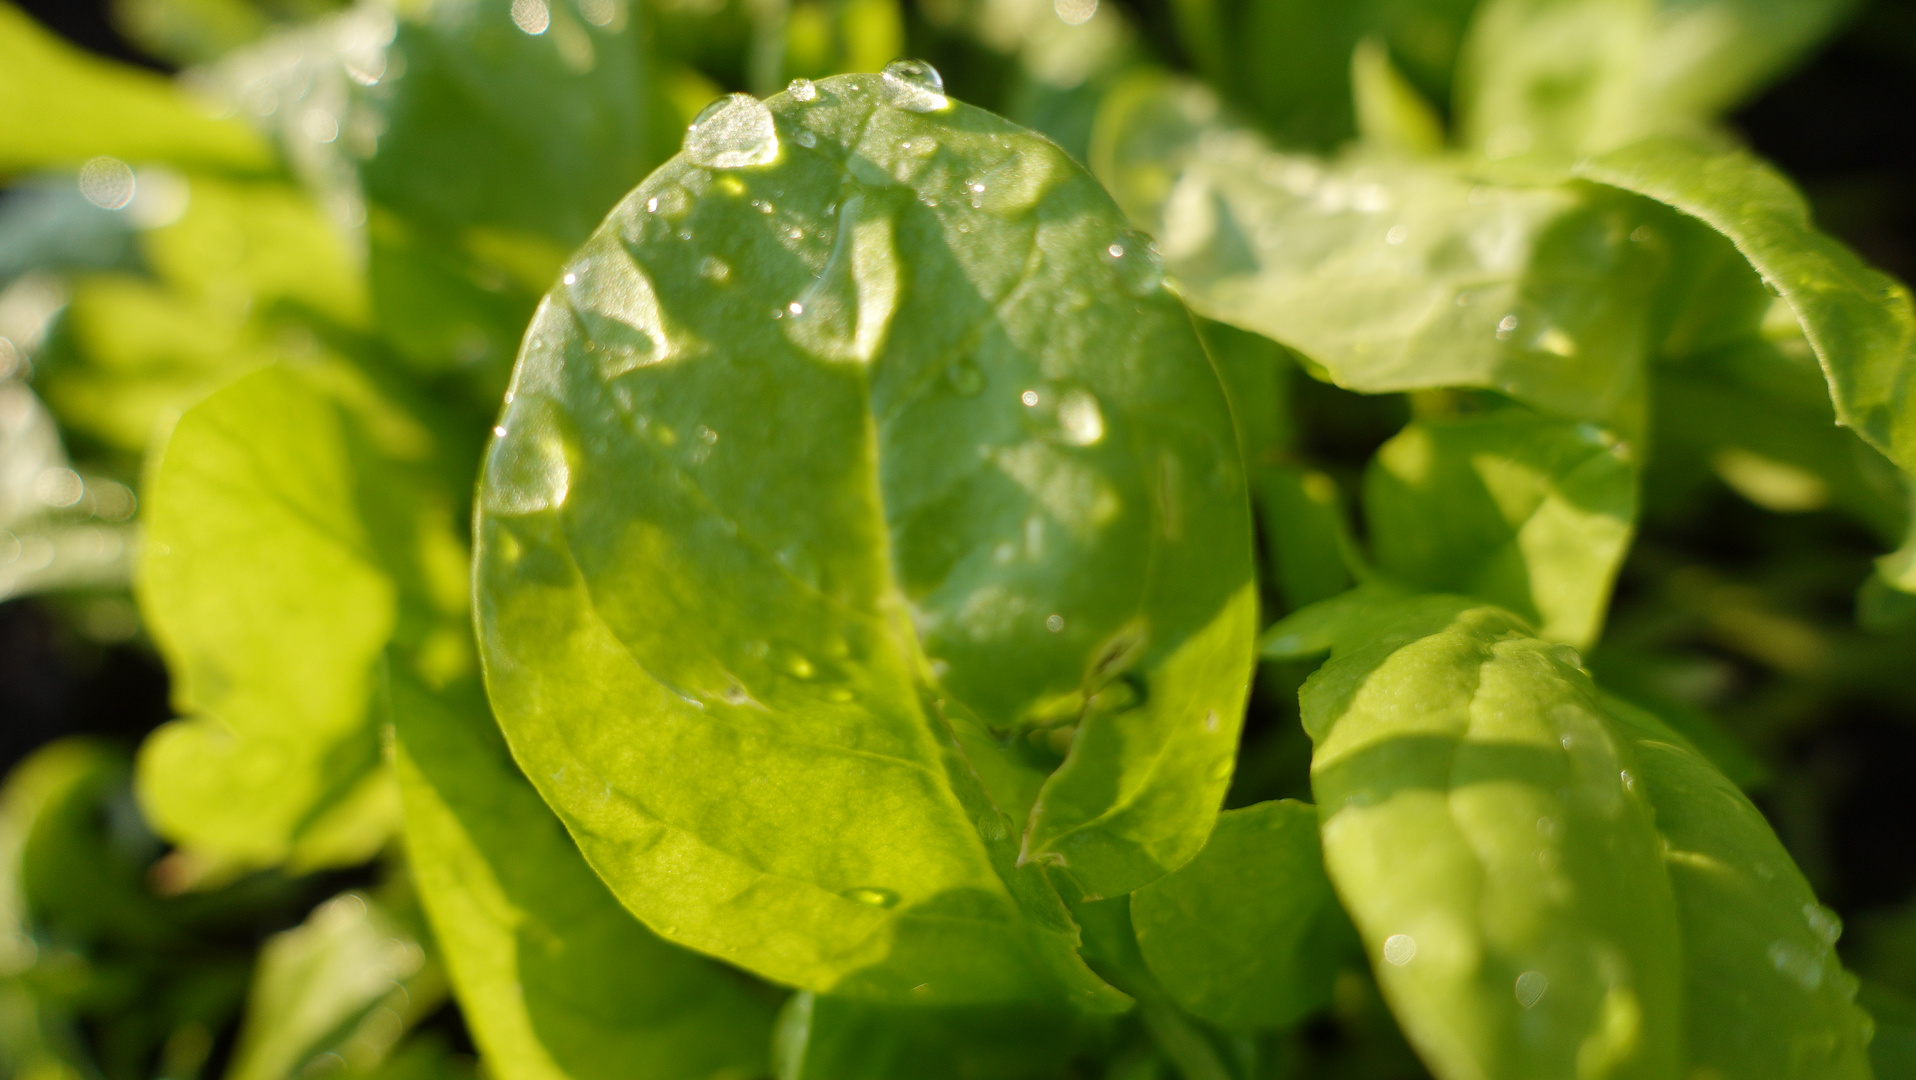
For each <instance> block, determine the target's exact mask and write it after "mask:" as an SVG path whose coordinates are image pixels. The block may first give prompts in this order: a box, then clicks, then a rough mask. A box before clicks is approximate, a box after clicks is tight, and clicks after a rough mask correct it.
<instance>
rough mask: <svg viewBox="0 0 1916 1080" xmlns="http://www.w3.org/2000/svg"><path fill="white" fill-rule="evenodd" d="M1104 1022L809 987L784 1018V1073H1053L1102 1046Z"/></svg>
mask: <svg viewBox="0 0 1916 1080" xmlns="http://www.w3.org/2000/svg"><path fill="white" fill-rule="evenodd" d="M1097 1036H1098V1027H1097V1025H1093V1024H1087V1023H1086V1022H1085V1021H1083V1020H1081V1019H1079V1018H1077V1017H1074V1016H1072V1015H1071V1014H1070V1013H1069V1012H1064V1011H1058V1010H1055V1009H1032V1008H1029V1007H1028V1006H1023V1005H1019V1006H1010V1007H1007V1006H985V1007H971V1008H957V1009H924V1008H914V1007H911V1006H905V1007H898V1006H885V1005H874V1004H871V1003H869V1002H862V1001H851V1000H847V999H844V998H838V997H830V996H825V995H818V994H812V993H809V992H801V993H799V994H795V995H793V997H792V999H791V1001H790V1002H789V1003H787V1004H786V1006H785V1009H784V1011H783V1013H781V1014H780V1016H779V1021H778V1040H777V1043H776V1044H775V1050H774V1052H775V1055H776V1058H777V1073H776V1075H777V1077H778V1080H827V1078H829V1080H889V1078H891V1077H898V1076H914V1077H925V1078H926V1080H966V1078H969V1077H985V1076H991V1077H1003V1078H1004V1080H1047V1078H1050V1077H1055V1076H1057V1075H1059V1072H1060V1070H1062V1069H1064V1068H1065V1067H1066V1066H1067V1063H1068V1062H1069V1061H1070V1059H1071V1058H1072V1057H1074V1056H1075V1055H1077V1054H1079V1053H1081V1052H1084V1051H1086V1050H1088V1049H1091V1048H1093V1047H1095V1045H1096V1044H1097V1042H1098V1041H1099V1039H1098V1037H1097Z"/></svg>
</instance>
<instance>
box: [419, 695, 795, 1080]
mask: <svg viewBox="0 0 1916 1080" xmlns="http://www.w3.org/2000/svg"><path fill="white" fill-rule="evenodd" d="M391 695H392V697H391V707H392V717H393V724H394V727H395V730H396V734H397V738H396V741H395V744H394V745H395V748H396V758H397V766H398V774H399V783H400V788H401V791H402V792H403V794H404V796H405V805H406V843H407V850H408V852H409V854H410V856H411V867H412V872H413V876H414V880H415V881H417V882H418V888H419V893H420V900H421V901H422V903H423V905H424V907H425V909H426V912H427V914H428V915H429V916H431V919H432V925H433V930H434V935H435V937H436V938H437V940H438V942H439V947H440V949H441V951H442V952H443V954H444V956H445V962H446V967H447V968H448V970H449V972H450V974H451V977H452V984H453V987H454V989H455V990H456V992H457V994H458V997H459V1001H460V1004H461V1006H462V1008H463V1009H464V1012H465V1015H466V1016H467V1018H468V1023H469V1024H471V1025H472V1030H473V1032H474V1036H475V1038H476V1039H477V1041H478V1043H479V1045H480V1047H481V1049H482V1050H483V1051H484V1052H485V1059H486V1063H487V1067H488V1069H489V1070H490V1071H491V1072H492V1073H494V1074H496V1075H498V1076H499V1077H501V1078H503V1080H602V1078H603V1080H609V1078H614V1077H618V1078H633V1080H702V1078H705V1077H711V1076H715V1075H718V1074H721V1073H723V1074H724V1075H727V1076H730V1075H733V1073H730V1072H725V1070H727V1069H736V1070H738V1074H739V1075H744V1074H746V1073H751V1074H754V1075H755V1074H756V1073H757V1072H758V1071H761V1070H762V1069H763V1068H764V1066H765V1052H766V1046H767V1045H768V1043H769V1041H770V1038H771V1025H772V1009H773V1004H774V1002H773V1000H772V998H771V996H770V993H769V991H765V990H764V988H761V992H759V993H754V992H753V991H752V990H751V989H749V988H748V987H747V984H746V982H745V980H744V979H742V978H740V977H739V976H738V975H737V973H735V972H731V971H727V970H725V969H723V968H721V967H720V966H719V965H717V964H715V963H713V962H712V961H710V960H707V959H705V958H703V957H700V956H697V955H695V954H693V953H690V952H687V951H685V950H683V949H680V948H678V947H677V946H675V945H671V944H668V943H666V942H664V941H661V940H660V939H659V938H657V937H656V936H654V935H653V934H652V933H651V932H650V931H648V930H647V929H645V927H644V926H643V925H642V924H640V923H639V921H638V920H636V919H634V918H633V917H632V915H631V913H629V912H627V911H626V910H625V909H624V908H622V907H620V906H619V902H618V901H617V900H616V899H614V898H613V896H612V894H611V893H610V892H608V891H607V890H606V887H605V884H604V883H603V882H601V881H600V880H599V879H598V877H597V876H595V875H594V874H593V873H592V870H591V868H590V867H588V866H587V865H586V863H585V860H584V859H583V858H581V857H580V855H579V850H578V848H577V847H575V846H574V845H573V843H572V840H571V838H570V837H568V836H567V835H566V833H565V829H564V828H563V827H562V826H561V825H560V824H559V822H558V820H557V819H556V818H554V817H553V816H552V812H551V811H550V810H548V809H547V808H546V805H545V804H544V803H543V802H541V801H540V800H539V795H538V793H537V792H536V791H534V790H533V789H532V786H531V785H530V784H528V783H527V782H526V780H525V777H523V776H522V775H520V773H519V771H518V769H517V768H515V767H514V766H513V764H512V760H511V758H510V757H508V756H507V754H506V747H505V743H504V740H502V739H501V738H500V737H499V733H498V729H497V728H496V727H495V726H494V725H493V722H492V717H491V715H490V714H489V713H488V712H487V711H486V707H485V702H484V699H483V698H482V697H481V695H480V690H479V688H478V686H477V685H476V684H472V683H466V684H463V685H454V686H452V687H448V688H445V689H442V690H440V691H438V692H437V693H435V692H433V691H430V690H428V689H427V688H426V687H424V686H421V685H418V684H417V683H416V682H415V681H414V680H412V679H411V678H409V677H408V676H407V675H406V674H405V673H404V671H403V669H402V670H400V671H397V672H395V673H394V674H393V676H392V682H391Z"/></svg>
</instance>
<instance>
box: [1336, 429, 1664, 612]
mask: <svg viewBox="0 0 1916 1080" xmlns="http://www.w3.org/2000/svg"><path fill="white" fill-rule="evenodd" d="M1636 487H1637V480H1636V470H1635V469H1634V468H1633V467H1632V465H1631V464H1630V460H1629V451H1628V448H1627V447H1626V446H1625V445H1624V444H1622V443H1619V442H1617V440H1616V439H1615V438H1614V437H1612V436H1611V435H1610V434H1609V433H1607V432H1605V431H1603V430H1602V429H1600V428H1598V427H1596V426H1595V425H1592V424H1572V423H1568V422H1566V421H1562V420H1552V419H1550V418H1548V417H1544V416H1539V415H1537V414H1536V413H1533V412H1530V411H1529V410H1527V409H1501V410H1497V411H1495V412H1489V413H1480V414H1476V415H1464V416H1456V417H1449V418H1430V419H1424V420H1419V421H1416V422H1414V423H1412V424H1411V425H1410V426H1409V427H1407V428H1405V429H1404V430H1403V431H1402V432H1401V433H1400V434H1398V435H1397V437H1396V438H1394V439H1392V440H1391V441H1389V442H1387V443H1385V444H1384V445H1383V447H1382V448H1380V449H1379V450H1378V451H1377V456H1376V457H1375V458H1374V459H1372V461H1371V466H1370V470H1369V471H1368V472H1367V473H1366V475H1365V479H1364V517H1365V520H1366V521H1367V522H1368V523H1369V525H1370V530H1371V554H1372V556H1373V557H1374V558H1375V559H1376V561H1377V569H1378V570H1379V571H1380V572H1382V573H1385V574H1389V575H1392V576H1394V577H1396V578H1398V579H1400V580H1402V581H1403V582H1405V583H1407V584H1410V585H1413V586H1415V587H1417V588H1419V589H1423V590H1427V591H1430V592H1453V593H1467V594H1470V595H1473V596H1480V597H1483V598H1484V599H1486V600H1490V601H1492V602H1494V603H1498V604H1501V605H1503V606H1504V607H1506V608H1508V609H1509V610H1511V611H1513V612H1516V613H1517V614H1519V615H1521V616H1523V617H1524V618H1526V619H1528V620H1530V621H1531V623H1532V624H1533V625H1535V626H1536V627H1537V632H1538V636H1540V637H1543V638H1545V639H1546V640H1550V641H1563V642H1568V643H1570V644H1571V645H1575V646H1577V647H1579V648H1588V647H1589V646H1590V645H1591V644H1592V643H1594V642H1595V641H1596V637H1597V632H1598V630H1599V629H1600V628H1601V627H1602V625H1603V614H1604V611H1605V610H1606V609H1607V608H1608V607H1609V604H1610V587H1611V585H1612V583H1614V582H1615V580H1616V576H1617V568H1618V567H1619V566H1620V565H1621V564H1622V562H1623V556H1624V552H1625V551H1626V550H1627V549H1628V547H1629V545H1630V538H1631V535H1632V532H1633V530H1634V526H1635V524H1636V516H1637V495H1636Z"/></svg>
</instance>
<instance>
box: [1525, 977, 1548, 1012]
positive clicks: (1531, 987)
mask: <svg viewBox="0 0 1916 1080" xmlns="http://www.w3.org/2000/svg"><path fill="white" fill-rule="evenodd" d="M1548 989H1550V980H1549V979H1548V978H1545V977H1544V973H1543V972H1541V971H1526V972H1524V973H1523V974H1522V975H1519V976H1517V1004H1519V1005H1522V1006H1523V1007H1524V1008H1526V1009H1528V1008H1530V1007H1532V1006H1534V1005H1535V1004H1537V1002H1539V1001H1542V1000H1543V993H1544V991H1546V990H1548Z"/></svg>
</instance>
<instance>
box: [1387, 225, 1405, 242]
mask: <svg viewBox="0 0 1916 1080" xmlns="http://www.w3.org/2000/svg"><path fill="white" fill-rule="evenodd" d="M1408 239H1410V230H1409V229H1406V228H1404V227H1403V226H1402V225H1392V226H1391V227H1390V231H1389V232H1387V233H1385V234H1384V243H1386V244H1392V245H1396V244H1401V243H1403V242H1404V241H1406V240H1408Z"/></svg>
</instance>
